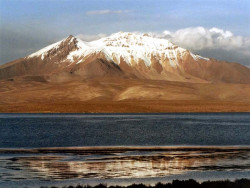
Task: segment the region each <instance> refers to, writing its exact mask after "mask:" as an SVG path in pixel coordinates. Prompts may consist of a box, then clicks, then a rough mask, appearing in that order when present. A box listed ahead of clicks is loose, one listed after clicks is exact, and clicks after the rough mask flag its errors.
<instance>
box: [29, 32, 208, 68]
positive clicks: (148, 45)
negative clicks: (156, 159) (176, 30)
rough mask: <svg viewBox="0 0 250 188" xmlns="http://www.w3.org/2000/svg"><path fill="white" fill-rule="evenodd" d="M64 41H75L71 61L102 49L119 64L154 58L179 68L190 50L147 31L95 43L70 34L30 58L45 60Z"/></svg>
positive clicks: (110, 37)
mask: <svg viewBox="0 0 250 188" xmlns="http://www.w3.org/2000/svg"><path fill="white" fill-rule="evenodd" d="M65 42H67V44H71V43H72V42H74V45H75V47H76V48H74V50H72V51H70V52H69V54H68V55H67V58H66V59H67V60H68V61H71V62H73V61H74V60H75V59H82V58H84V57H86V56H88V55H90V54H94V53H99V52H102V53H104V55H105V56H106V57H107V59H109V60H113V61H114V62H115V63H117V64H120V60H121V58H122V59H123V60H124V61H125V62H126V63H127V64H129V65H131V64H132V62H136V63H138V62H139V61H143V62H144V63H145V65H147V66H150V65H151V63H152V58H154V59H156V60H158V61H159V63H160V64H162V63H163V62H169V64H170V65H171V66H172V67H177V66H178V63H179V59H182V58H183V56H184V55H185V53H188V50H186V49H183V48H180V47H178V46H176V45H174V44H172V43H171V42H169V41H168V40H166V39H159V38H153V37H152V36H150V35H148V34H140V33H139V34H138V33H129V32H118V33H114V34H112V35H110V36H108V37H105V38H101V39H99V40H95V41H92V42H84V41H82V40H80V39H78V38H75V37H73V36H72V35H70V36H69V37H67V38H66V39H64V40H61V41H59V42H57V43H54V44H52V45H50V46H48V47H45V48H43V49H41V50H39V51H38V52H35V53H33V54H31V55H29V56H28V58H31V57H35V56H41V59H43V58H44V56H45V55H47V54H48V52H49V51H50V50H54V49H58V48H59V47H60V45H61V44H64V43H65ZM191 56H192V57H193V59H194V60H198V59H202V60H208V59H207V58H203V57H201V56H198V55H194V54H192V53H191ZM82 62H84V61H83V59H82V60H81V61H78V63H82Z"/></svg>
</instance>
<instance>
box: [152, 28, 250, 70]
mask: <svg viewBox="0 0 250 188" xmlns="http://www.w3.org/2000/svg"><path fill="white" fill-rule="evenodd" d="M151 34H152V35H153V36H155V37H159V38H165V39H168V40H169V41H171V42H173V43H175V44H177V45H179V46H182V47H184V48H187V49H189V50H191V51H192V52H194V53H199V54H201V55H202V56H207V57H212V58H216V59H220V60H227V61H231V62H239V63H242V64H244V65H247V66H250V61H249V59H250V37H243V36H236V35H234V34H233V33H232V32H231V31H227V30H223V29H220V28H216V27H213V28H210V29H208V28H204V27H189V28H184V29H179V30H176V31H172V32H171V31H168V30H165V31H163V32H162V33H151Z"/></svg>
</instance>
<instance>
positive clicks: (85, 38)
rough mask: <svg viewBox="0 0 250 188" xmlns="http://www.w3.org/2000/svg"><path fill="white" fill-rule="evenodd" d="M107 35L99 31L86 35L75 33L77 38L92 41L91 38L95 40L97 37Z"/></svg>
mask: <svg viewBox="0 0 250 188" xmlns="http://www.w3.org/2000/svg"><path fill="white" fill-rule="evenodd" d="M106 36H107V35H106V34H104V33H99V34H97V35H86V34H79V35H76V37H77V38H79V39H81V40H83V41H87V42H89V41H93V40H97V39H100V38H103V37H106Z"/></svg>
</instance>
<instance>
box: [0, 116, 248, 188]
mask: <svg viewBox="0 0 250 188" xmlns="http://www.w3.org/2000/svg"><path fill="white" fill-rule="evenodd" d="M190 178H193V179H196V180H198V181H203V180H222V179H223V180H225V179H231V180H233V179H237V178H250V113H207V114H199V113H191V114H188V113H186V114H126V115H124V114H109V115H108V114H85V115H83V114H0V187H40V186H61V187H62V186H65V185H77V184H78V183H81V184H91V185H95V184H97V183H107V184H108V185H111V184H112V185H114V184H120V185H128V184H131V183H146V184H155V183H156V182H159V181H161V182H169V181H172V180H173V179H190Z"/></svg>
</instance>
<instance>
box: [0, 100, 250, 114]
mask: <svg viewBox="0 0 250 188" xmlns="http://www.w3.org/2000/svg"><path fill="white" fill-rule="evenodd" d="M216 112H217V113H219V112H220V113H230V112H242V113H244V112H250V102H237V101H234V102H233V101H199V100H178V101H175V100H174V101H148V100H145V101H138V100H135V101H90V102H81V101H65V102H63V103H60V102H40V103H39V102H29V103H0V113H84V114H96V113H106V114H111V113H121V114H129V113H216Z"/></svg>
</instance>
